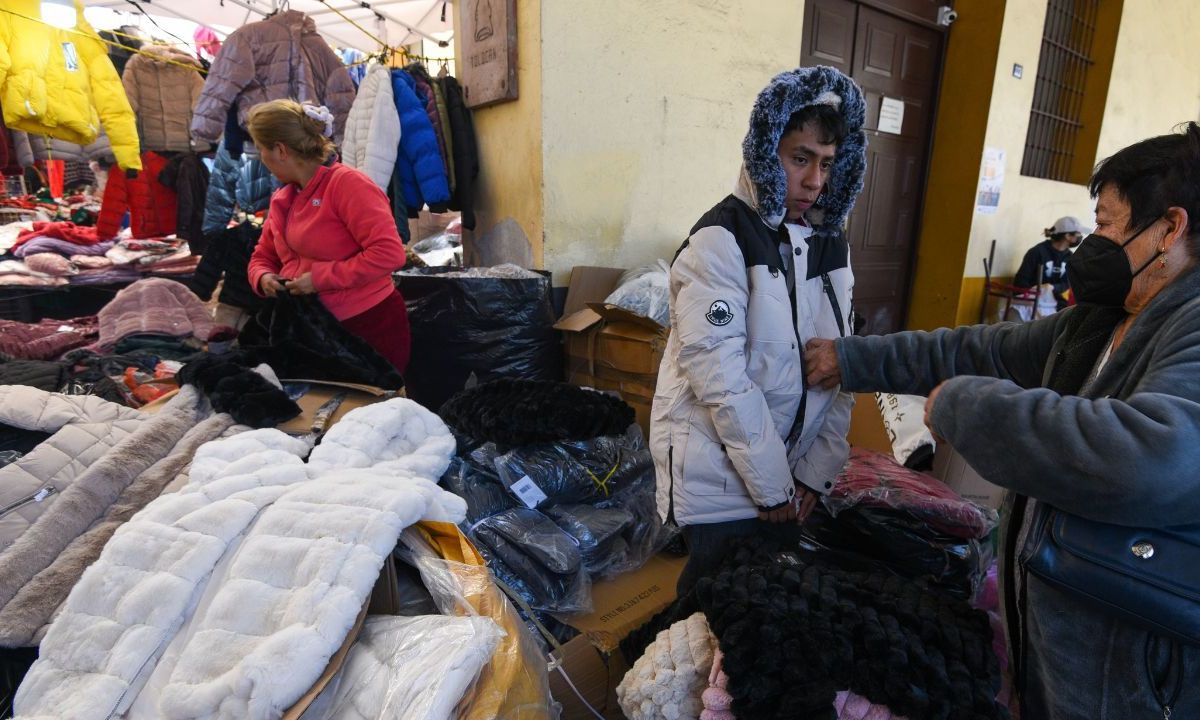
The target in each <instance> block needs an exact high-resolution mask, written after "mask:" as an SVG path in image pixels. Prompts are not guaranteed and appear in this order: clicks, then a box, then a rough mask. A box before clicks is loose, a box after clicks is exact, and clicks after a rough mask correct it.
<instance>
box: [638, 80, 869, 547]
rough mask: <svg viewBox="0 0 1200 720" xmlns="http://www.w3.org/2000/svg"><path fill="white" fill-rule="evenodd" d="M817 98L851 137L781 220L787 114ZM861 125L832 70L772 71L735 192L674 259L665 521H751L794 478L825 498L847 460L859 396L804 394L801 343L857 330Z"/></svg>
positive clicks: (659, 430)
mask: <svg viewBox="0 0 1200 720" xmlns="http://www.w3.org/2000/svg"><path fill="white" fill-rule="evenodd" d="M815 103H825V104H831V105H834V106H835V107H838V108H839V109H840V110H841V112H842V114H843V116H844V117H845V118H846V121H847V126H848V129H849V134H848V135H847V137H846V138H845V140H843V142H842V143H841V144H840V145H839V148H838V152H837V155H836V156H835V159H834V164H833V167H832V169H831V172H830V177H829V181H828V186H827V189H826V191H825V193H824V195H825V197H824V198H823V201H822V202H821V203H820V205H819V206H817V207H815V208H814V209H812V210H810V211H808V213H807V214H806V218H805V220H806V222H807V225H805V226H802V225H799V224H792V223H785V222H783V218H784V210H783V198H784V196H785V194H786V182H787V181H786V178H785V177H784V175H783V169H782V166H781V165H780V163H779V160H778V156H777V154H776V148H777V146H778V144H779V139H780V136H781V134H782V132H783V127H784V126H785V125H786V123H787V121H788V119H789V118H790V117H791V115H792V113H794V112H796V111H797V110H799V109H801V108H802V107H805V106H808V105H812V104H815ZM862 123H863V110H862V95H861V92H860V91H859V89H858V87H857V86H856V85H854V83H853V82H852V81H851V80H850V79H849V78H847V77H846V76H844V75H842V74H841V73H839V72H837V71H836V70H833V69H832V68H806V69H803V70H797V71H793V72H789V73H783V74H782V75H780V76H778V77H777V78H775V80H774V81H772V84H771V85H770V86H768V88H767V89H766V90H764V91H763V93H762V94H761V95H760V96H759V100H758V103H757V104H756V105H755V109H754V113H753V114H752V116H751V128H750V133H749V134H748V135H747V138H746V142H745V144H744V160H745V162H744V166H743V170H742V174H741V177H740V179H739V182H738V185H737V189H736V190H735V192H734V194H733V195H730V196H729V197H727V198H725V199H724V200H722V201H721V202H720V203H718V204H717V206H716V207H714V208H713V209H712V210H710V211H709V212H708V213H706V214H705V215H704V217H702V218H701V219H700V221H699V222H698V223H697V224H696V226H695V227H694V228H693V229H692V232H691V235H690V236H689V237H688V239H687V241H686V242H684V244H683V246H682V247H681V248H680V249H679V252H678V253H677V255H676V257H675V260H674V262H673V264H672V266H671V274H670V282H669V289H670V298H671V329H672V332H671V336H670V339H669V340H668V342H667V346H666V350H665V353H664V356H663V361H662V365H661V367H660V370H659V376H658V386H657V389H656V392H655V396H654V406H653V411H652V416H651V418H652V419H651V430H650V446H651V451H652V453H653V455H654V462H655V470H656V474H657V480H658V509H659V513H660V514H661V515H662V517H663V518H664V519H665V520H667V521H674V522H676V523H678V524H680V525H695V524H707V523H715V522H726V521H733V520H743V519H749V518H753V517H756V516H757V514H758V512H759V511H760V510H762V509H769V508H774V507H777V506H780V505H783V504H785V503H787V502H790V501H791V500H792V499H793V497H794V496H795V493H796V484H797V483H799V484H801V485H803V486H804V487H807V488H809V489H811V490H814V491H816V492H819V493H822V494H827V493H828V492H829V491H830V490H831V489H832V488H833V484H834V482H835V481H836V477H837V475H838V473H839V472H840V471H841V469H842V467H843V466H844V465H845V462H846V458H847V456H848V453H849V445H848V444H847V441H846V433H847V431H848V429H849V424H850V410H851V407H852V405H853V398H852V396H851V395H849V394H846V393H840V392H838V391H836V390H832V391H826V390H822V389H820V388H806V387H805V381H804V374H805V373H804V359H803V351H804V345H805V343H807V342H808V341H809V340H811V339H813V338H835V337H840V336H844V335H847V334H849V333H850V332H851V327H850V325H851V318H850V306H851V298H852V294H853V288H854V275H853V272H852V271H851V268H850V252H849V245H848V244H847V241H846V238H845V235H844V233H843V232H842V226H843V223H844V221H845V218H846V216H847V215H848V214H849V211H850V209H851V208H852V207H853V203H854V198H855V197H856V196H857V195H858V193H859V191H860V190H861V189H862V176H863V171H864V167H865V147H866V146H865V137H864V135H863V133H862V131H861V128H862ZM785 258H789V259H791V260H792V262H790V263H788V262H785ZM789 266H790V267H791V268H792V270H791V272H793V273H794V274H795V278H794V279H795V282H794V289H793V290H789V278H788V272H789Z"/></svg>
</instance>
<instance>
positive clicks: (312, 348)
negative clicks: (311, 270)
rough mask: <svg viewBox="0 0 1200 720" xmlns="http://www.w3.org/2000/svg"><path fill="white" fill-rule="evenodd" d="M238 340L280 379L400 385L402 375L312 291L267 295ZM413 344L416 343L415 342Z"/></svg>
mask: <svg viewBox="0 0 1200 720" xmlns="http://www.w3.org/2000/svg"><path fill="white" fill-rule="evenodd" d="M241 345H242V347H244V348H247V349H252V350H254V351H255V352H256V353H257V354H258V356H259V357H260V359H261V360H262V361H263V362H266V363H267V364H268V365H270V366H271V367H272V368H274V369H275V372H276V373H277V374H278V375H279V376H280V377H282V378H293V379H304V380H332V381H336V382H348V383H359V384H363V385H374V386H375V387H379V388H383V389H384V390H399V389H400V388H402V387H404V378H402V377H401V376H400V373H399V372H397V371H396V368H394V367H392V364H391V363H389V362H388V361H387V360H386V359H384V357H383V356H382V355H380V354H379V353H378V352H376V351H375V348H373V347H371V346H370V344H368V343H367V341H366V340H363V339H362V338H360V337H358V336H356V335H353V334H351V333H350V331H349V330H347V329H346V328H344V327H343V326H342V324H341V323H340V322H338V319H337V318H335V317H334V316H333V313H331V312H329V310H327V309H326V308H325V306H324V305H322V304H321V301H320V300H319V299H318V298H317V296H316V295H288V294H286V293H282V294H280V295H277V296H276V297H275V298H273V299H271V298H268V299H267V301H266V303H265V304H264V305H263V307H262V309H261V310H259V312H258V315H256V316H255V319H254V321H253V322H251V323H248V324H247V326H246V327H245V328H243V329H242V335H241ZM414 345H415V343H414Z"/></svg>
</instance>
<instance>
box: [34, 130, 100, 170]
mask: <svg viewBox="0 0 1200 720" xmlns="http://www.w3.org/2000/svg"><path fill="white" fill-rule="evenodd" d="M12 135H13V147H14V148H15V149H16V151H17V162H18V163H19V164H20V165H21V167H32V166H33V164H34V162H36V161H38V160H74V161H75V162H81V163H87V162H88V161H89V160H97V161H101V162H107V163H110V164H111V163H115V162H116V160H115V159H114V158H113V151H112V143H111V142H109V140H108V135H107V134H106V133H105V132H104V129H103V128H101V129H100V132H99V133H98V134H97V135H96V139H95V140H93V141H92V142H91V143H89V144H87V145H76V144H75V143H73V142H67V141H66V140H59V139H58V138H52V137H45V136H42V135H30V134H28V133H25V132H22V131H20V130H13V131H12Z"/></svg>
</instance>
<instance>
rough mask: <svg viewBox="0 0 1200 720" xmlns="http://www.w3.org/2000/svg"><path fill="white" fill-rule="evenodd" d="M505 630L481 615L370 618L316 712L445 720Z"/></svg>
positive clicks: (338, 718) (355, 718) (366, 718)
mask: <svg viewBox="0 0 1200 720" xmlns="http://www.w3.org/2000/svg"><path fill="white" fill-rule="evenodd" d="M503 635H504V632H503V631H502V630H501V629H500V626H498V625H497V624H496V623H495V622H494V621H493V620H492V619H490V618H486V617H479V616H468V617H450V616H446V615H421V616H417V617H397V616H386V615H385V616H375V617H369V618H367V621H366V623H365V624H364V625H363V629H362V633H361V634H360V635H359V637H358V639H357V640H356V641H355V643H354V645H353V646H352V647H351V648H350V653H349V654H348V655H347V656H346V664H345V665H344V666H343V667H342V670H341V672H340V673H339V676H338V679H337V681H336V682H337V688H336V690H335V691H334V693H333V695H332V699H331V700H330V701H329V702H330V707H329V709H328V711H327V712H326V713H325V714H324V715H322V716H321V717H324V718H328V719H329V720H385V719H388V718H428V719H429V720H451V718H455V717H457V716H456V714H455V712H454V711H455V708H456V707H457V706H458V705H459V704H460V703H461V702H462V700H463V698H464V697H466V696H467V695H469V692H470V690H471V687H472V686H473V685H474V684H475V681H476V680H477V679H478V677H479V674H480V672H481V671H482V670H483V668H484V666H486V665H487V664H488V662H489V661H490V660H491V658H492V654H493V653H494V652H495V650H496V648H497V647H498V646H499V644H500V640H501V638H502V637H503ZM310 716H311V717H317V716H316V715H310V714H309V713H306V714H305V717H306V718H307V717H310Z"/></svg>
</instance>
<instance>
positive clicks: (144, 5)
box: [85, 0, 454, 57]
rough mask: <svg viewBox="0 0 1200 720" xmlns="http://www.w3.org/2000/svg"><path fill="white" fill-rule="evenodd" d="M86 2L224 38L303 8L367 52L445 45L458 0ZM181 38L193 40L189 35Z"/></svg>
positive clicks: (321, 26)
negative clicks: (272, 16) (421, 44)
mask: <svg viewBox="0 0 1200 720" xmlns="http://www.w3.org/2000/svg"><path fill="white" fill-rule="evenodd" d="M85 5H86V7H87V8H88V9H89V10H90V9H91V8H104V9H107V10H110V11H115V12H118V13H121V14H123V15H126V16H128V17H129V19H130V21H131V23H132V24H139V25H142V23H139V22H137V20H138V16H144V15H149V16H151V17H152V18H154V19H156V20H160V21H161V20H164V19H165V20H171V19H175V20H184V21H188V22H190V23H194V24H197V25H206V26H208V27H210V28H212V29H213V30H215V31H216V32H217V34H218V36H219V37H221V38H222V39H223V38H224V37H225V36H226V35H228V34H229V33H230V32H232V31H233V30H235V29H237V28H239V27H241V26H243V25H247V24H249V23H252V22H256V21H258V20H261V19H263V17H265V16H266V15H267V14H269V13H271V12H273V11H275V10H287V9H290V10H299V11H300V12H303V13H305V14H306V15H308V16H309V17H311V18H312V19H313V21H314V22H316V24H317V31H318V32H320V33H321V35H322V36H324V37H325V39H326V40H327V41H328V42H329V43H330V44H331V45H335V46H339V47H346V48H354V49H356V50H361V51H363V52H365V53H375V52H378V51H380V50H382V49H383V47H382V45H381V44H380V41H382V42H383V43H386V44H387V45H388V46H390V47H406V46H410V45H413V44H415V43H418V42H421V41H424V47H426V48H438V47H441V48H445V47H446V44H447V43H449V42H450V41H451V40H452V39H453V37H454V16H453V7H454V2H453V0H365V1H364V0H85ZM90 17H91V14H90V13H89V18H90ZM102 26H103V24H99V25H97V28H98V29H99V28H101V27H102ZM143 26H144V25H143ZM151 27H153V26H151ZM166 27H168V28H169V25H167V26H166ZM172 32H174V31H172ZM176 34H179V33H176ZM182 39H183V40H185V41H187V42H189V43H190V42H191V40H192V38H191V36H190V34H189V35H188V36H183V37H182ZM444 55H445V53H444V51H443V53H438V55H437V56H438V57H443V56H444Z"/></svg>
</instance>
